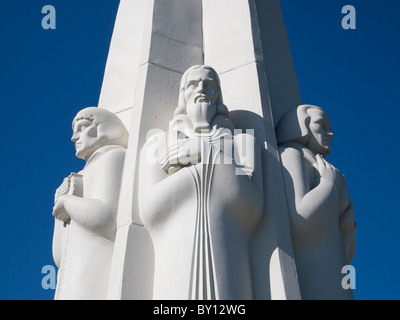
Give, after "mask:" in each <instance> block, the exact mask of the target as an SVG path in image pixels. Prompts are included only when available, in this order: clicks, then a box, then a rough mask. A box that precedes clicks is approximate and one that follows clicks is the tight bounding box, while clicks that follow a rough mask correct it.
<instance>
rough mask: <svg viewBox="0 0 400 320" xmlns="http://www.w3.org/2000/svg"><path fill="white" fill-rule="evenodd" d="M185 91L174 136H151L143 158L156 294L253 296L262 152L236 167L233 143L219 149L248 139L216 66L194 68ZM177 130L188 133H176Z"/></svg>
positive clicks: (143, 202)
mask: <svg viewBox="0 0 400 320" xmlns="http://www.w3.org/2000/svg"><path fill="white" fill-rule="evenodd" d="M186 75H187V76H186ZM180 94H181V98H180V99H179V101H180V102H181V103H182V104H180V105H179V106H178V108H177V111H176V112H175V118H174V120H173V121H172V123H171V131H170V135H165V133H164V134H159V135H158V136H153V137H152V138H149V139H148V141H147V143H146V144H145V146H144V148H143V150H142V155H141V160H140V163H141V166H140V184H139V203H140V214H141V217H142V221H143V222H144V226H145V227H146V228H147V229H148V230H149V232H150V235H151V238H152V240H153V243H154V250H155V273H154V292H153V298H154V299H252V298H253V289H252V282H251V277H252V275H251V266H250V260H249V250H250V248H249V247H250V239H251V237H252V234H253V232H254V230H255V229H256V226H257V224H258V222H259V221H260V219H261V217H262V215H263V210H262V206H263V196H262V173H261V161H260V160H261V159H260V158H258V157H256V161H254V152H253V153H251V154H247V153H245V157H244V158H245V159H244V161H240V160H239V161H237V162H238V163H241V164H243V165H242V167H244V168H249V165H250V167H251V168H249V170H248V171H246V172H248V175H246V174H238V172H237V169H238V168H239V167H240V166H239V165H238V164H237V162H236V161H233V154H234V153H233V152H232V150H228V148H229V147H228V148H227V149H223V150H221V147H222V146H221V140H222V141H225V140H227V141H228V142H229V141H230V142H232V144H231V145H230V148H233V149H235V150H237V149H238V148H241V147H242V146H243V145H242V144H241V143H240V141H241V140H240V139H241V136H240V135H237V136H234V137H233V136H232V135H233V132H232V131H231V127H230V125H229V124H230V119H229V118H228V116H227V115H226V114H227V110H226V107H224V106H223V105H222V106H221V107H219V104H222V96H221V93H220V89H219V80H218V78H217V76H216V73H215V72H214V70H213V69H211V68H209V67H204V66H203V67H200V66H199V67H195V68H193V67H192V68H190V69H189V70H188V71H187V73H185V74H184V75H183V81H182V83H181V88H180ZM221 112H223V113H221ZM175 123H177V124H176V125H175ZM225 124H227V126H225ZM179 132H180V133H182V135H183V136H184V137H183V138H182V139H179V137H178V139H174V138H173V137H174V133H175V134H177V133H179ZM246 139H247V144H250V142H251V140H249V139H251V137H248V138H247V137H246ZM222 145H223V143H222ZM154 149H155V150H156V152H154ZM253 150H254V149H253ZM239 153H240V154H243V152H242V151H239ZM155 154H156V155H157V157H156V156H155ZM227 154H228V155H227ZM258 155H259V153H258ZM245 162H247V163H245ZM228 186H229V188H228Z"/></svg>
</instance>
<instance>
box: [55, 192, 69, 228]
mask: <svg viewBox="0 0 400 320" xmlns="http://www.w3.org/2000/svg"><path fill="white" fill-rule="evenodd" d="M67 197H68V196H66V195H64V196H61V197H60V198H59V199H58V200H57V202H56V204H55V205H54V207H53V216H54V217H55V218H56V219H58V220H61V221H62V222H64V223H67V222H68V221H69V220H71V217H70V216H69V214H68V212H67V210H65V207H64V201H65V199H66V198H67Z"/></svg>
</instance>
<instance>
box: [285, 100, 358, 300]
mask: <svg viewBox="0 0 400 320" xmlns="http://www.w3.org/2000/svg"><path fill="white" fill-rule="evenodd" d="M277 137H278V141H279V142H280V154H281V159H282V165H283V174H284V178H285V185H286V193H287V199H288V204H289V209H290V225H291V230H292V235H293V245H294V252H295V257H296V265H297V271H298V277H299V282H300V288H301V295H302V298H303V299H351V298H352V297H353V296H352V291H351V289H347V290H345V289H344V288H343V287H342V282H341V280H342V279H343V274H342V273H341V271H342V268H343V266H345V265H349V264H351V261H352V259H353V256H354V252H355V232H356V224H355V222H354V208H353V205H352V204H351V201H350V197H349V194H348V190H347V186H346V180H345V177H344V176H343V175H342V174H341V173H340V172H339V171H338V170H337V169H336V168H335V167H333V166H332V165H331V164H330V163H328V162H327V161H326V160H325V159H324V157H326V156H327V155H328V154H329V153H330V151H331V147H330V140H331V138H332V137H333V133H332V129H331V125H330V122H329V118H328V116H327V114H326V112H325V111H324V110H323V109H321V108H319V107H316V106H311V105H301V106H299V107H298V108H294V109H293V110H291V111H289V112H288V113H286V114H285V115H284V116H283V117H282V118H281V120H280V122H279V123H278V126H277Z"/></svg>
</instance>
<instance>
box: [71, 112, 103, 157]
mask: <svg viewBox="0 0 400 320" xmlns="http://www.w3.org/2000/svg"><path fill="white" fill-rule="evenodd" d="M71 141H72V142H74V143H75V150H76V156H77V157H78V158H80V159H84V160H87V159H89V157H90V156H91V155H92V154H93V152H95V151H96V150H97V149H98V148H99V146H100V144H99V140H98V138H97V125H96V124H95V123H94V122H93V121H90V120H88V119H78V120H77V121H75V123H74V128H73V135H72V138H71Z"/></svg>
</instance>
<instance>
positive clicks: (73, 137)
mask: <svg viewBox="0 0 400 320" xmlns="http://www.w3.org/2000/svg"><path fill="white" fill-rule="evenodd" d="M71 141H72V142H73V143H75V142H76V141H78V137H77V136H76V134H75V133H74V134H73V135H72V137H71Z"/></svg>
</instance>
